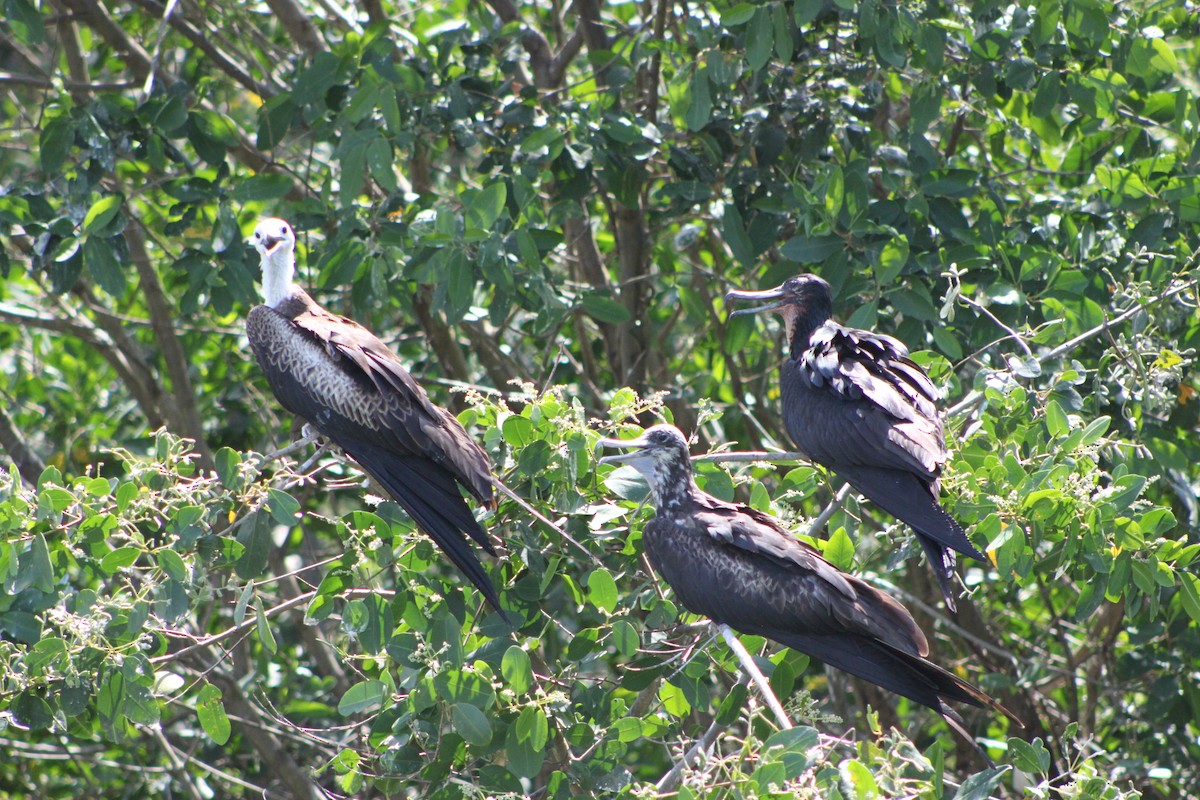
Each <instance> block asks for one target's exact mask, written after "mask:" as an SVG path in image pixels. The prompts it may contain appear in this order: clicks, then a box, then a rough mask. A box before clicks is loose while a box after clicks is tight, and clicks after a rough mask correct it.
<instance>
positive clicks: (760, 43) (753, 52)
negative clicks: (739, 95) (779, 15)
mask: <svg viewBox="0 0 1200 800" xmlns="http://www.w3.org/2000/svg"><path fill="white" fill-rule="evenodd" d="M774 47H775V35H774V31H773V30H772V28H771V10H770V7H769V6H765V5H763V6H759V7H758V8H757V9H755V11H754V16H753V17H751V19H750V24H749V26H748V27H747V28H746V63H747V64H748V65H749V66H750V69H751V70H752V71H753V72H758V71H759V70H760V69H762V68H763V67H764V66H766V64H767V61H768V60H769V59H770V58H771V51H772V50H773V49H774Z"/></svg>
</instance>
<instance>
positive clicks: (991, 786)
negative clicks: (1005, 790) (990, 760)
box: [954, 767, 1010, 800]
mask: <svg viewBox="0 0 1200 800" xmlns="http://www.w3.org/2000/svg"><path fill="white" fill-rule="evenodd" d="M1009 769H1010V768H1009V767H992V768H990V769H985V770H984V771H983V772H977V773H975V774H974V775H971V776H970V777H968V778H967V779H966V780H965V781H963V782H962V785H961V786H959V787H958V793H957V794H955V795H954V800H991V797H992V793H993V792H994V791H995V789H996V787H997V786H999V785H1000V780H1001V778H1003V777H1004V773H1006V772H1008V771H1009Z"/></svg>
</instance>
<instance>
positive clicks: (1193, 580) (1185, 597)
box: [1179, 572, 1200, 625]
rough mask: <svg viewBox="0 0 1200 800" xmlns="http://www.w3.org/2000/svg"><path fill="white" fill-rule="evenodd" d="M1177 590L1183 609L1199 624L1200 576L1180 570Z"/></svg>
mask: <svg viewBox="0 0 1200 800" xmlns="http://www.w3.org/2000/svg"><path fill="white" fill-rule="evenodd" d="M1179 590H1180V591H1179V598H1180V600H1181V602H1182V603H1183V610H1184V611H1186V612H1187V614H1188V616H1189V617H1191V618H1192V621H1193V622H1195V623H1196V624H1198V625H1200V576H1196V575H1193V574H1191V573H1190V572H1181V573H1180V574H1179Z"/></svg>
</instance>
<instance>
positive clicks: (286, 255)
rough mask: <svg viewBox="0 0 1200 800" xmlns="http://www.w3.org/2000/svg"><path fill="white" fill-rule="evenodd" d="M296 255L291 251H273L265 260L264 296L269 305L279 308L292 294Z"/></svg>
mask: <svg viewBox="0 0 1200 800" xmlns="http://www.w3.org/2000/svg"><path fill="white" fill-rule="evenodd" d="M295 274H296V256H295V254H294V253H292V252H291V251H284V252H280V253H273V254H271V255H269V256H267V257H266V258H265V259H264V260H263V296H264V299H265V300H266V303H267V305H269V306H270V307H271V308H278V307H279V305H280V304H281V303H283V301H284V300H287V298H288V296H289V295H291V294H292V278H293V277H294V276H295Z"/></svg>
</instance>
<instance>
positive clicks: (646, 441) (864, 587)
mask: <svg viewBox="0 0 1200 800" xmlns="http://www.w3.org/2000/svg"><path fill="white" fill-rule="evenodd" d="M600 443H601V444H603V445H604V446H606V447H621V448H626V449H630V450H631V452H629V453H624V454H621V455H615V456H608V457H605V458H602V459H601V463H607V464H628V465H630V466H632V467H635V468H636V469H637V470H638V471H639V472H641V473H642V475H644V476H645V478H646V482H647V483H648V484H649V485H650V491H651V493H652V495H653V498H654V505H655V508H656V509H657V513H656V514H655V516H654V518H653V519H651V520H650V521H649V522H648V523H646V526H645V528H643V529H642V543H643V545H644V546H645V548H646V555H647V556H649V558H650V563H651V565H652V566H653V567H654V569H655V570H657V571H658V573H659V574H660V575H662V577H663V579H664V580H666V582H667V583H668V584H670V586H671V588H672V589H674V591H675V594H676V595H677V596H678V597H679V600H680V601H681V602H682V603H683V605H684V606H685V607H687V609H688V610H690V611H692V612H694V613H696V614H702V615H703V616H706V617H709V618H710V619H712V620H713V621H714V622H717V623H718V624H725V625H728V626H730V627H731V628H734V629H735V630H738V631H741V632H742V633H747V634H752V635H756V636H765V637H766V638H768V639H773V640H775V641H777V642H780V643H781V644H785V645H787V646H788V647H791V648H792V649H794V650H799V651H800V652H801V653H805V654H807V655H810V656H812V657H814V658H818V659H820V660H822V661H824V662H825V663H826V664H829V665H830V666H834V667H837V668H838V669H841V670H844V671H846V672H849V673H850V674H851V675H857V676H858V677H860V678H862V679H863V680H866V681H869V682H871V683H873V684H875V685H876V686H880V687H882V688H884V689H887V690H888V691H891V692H895V693H896V694H899V695H902V696H903V697H907V698H909V699H910V700H912V701H914V702H917V703H920V704H921V705H924V706H928V707H929V708H932V709H933V710H934V711H936V712H938V713H939V714H941V715H942V717H944V718H945V720H946V722H947V723H948V724H949V725H950V727H951V728H953V729H954V730H955V731H957V732H958V733H960V734H961V735H962V736H963V737H965V738H966V739H967V740H968V741H973V739H972V737H971V735H970V734H969V733H968V732H967V729H966V726H965V723H964V722H963V719H962V717H960V716H959V715H958V713H957V712H956V711H955V710H954V709H953V708H951V707H950V706H948V705H947V704H946V701H947V700H953V701H956V702H960V703H967V704H969V705H973V706H978V707H980V708H983V707H989V708H993V709H995V710H997V711H1000V712H1001V713H1003V714H1006V715H1008V716H1009V717H1012V714H1011V713H1010V712H1009V711H1008V710H1007V709H1005V708H1004V707H1003V706H1002V705H1000V704H999V703H997V702H996V701H995V700H993V699H992V698H990V697H988V696H987V695H986V694H984V693H983V692H981V691H979V690H978V689H976V688H975V687H974V686H971V685H970V684H969V683H967V682H966V681H963V680H961V679H959V678H958V677H956V676H954V675H952V674H951V673H949V672H947V671H946V670H944V669H942V668H941V667H939V666H937V665H936V664H933V663H932V662H930V661H928V660H926V659H925V656H926V655H928V653H929V643H928V642H927V641H926V639H925V635H924V634H923V633H922V632H921V629H920V628H918V627H917V623H916V622H915V621H914V620H913V618H912V615H911V614H909V613H908V611H907V609H905V608H904V606H902V605H900V604H899V603H898V602H896V601H895V600H893V599H892V598H891V597H889V596H887V595H886V594H884V593H883V592H881V591H879V590H878V589H875V588H873V587H872V586H869V585H868V584H866V583H864V582H863V581H861V580H859V579H858V578H855V577H854V576H852V575H847V574H846V573H844V572H842V571H841V570H839V569H838V568H837V567H835V566H833V565H832V564H830V563H829V562H828V561H826V560H825V559H824V558H822V557H821V555H820V554H819V553H818V552H817V551H816V550H814V549H813V548H812V547H810V546H808V545H807V544H805V543H804V542H802V541H800V540H799V539H797V538H796V537H795V536H793V535H792V534H790V533H788V532H787V531H786V530H784V529H783V528H782V527H781V526H780V524H779V522H778V520H776V519H775V518H774V517H772V516H769V515H768V514H764V513H762V512H761V511H757V510H755V509H753V508H750V507H749V506H744V505H740V504H737V503H727V502H725V501H723V500H719V499H717V498H715V497H713V496H712V495H710V494H707V493H705V492H703V491H701V490H700V488H699V487H697V486H696V483H695V481H694V480H693V478H692V464H691V460H690V459H689V458H688V446H687V442H686V441H685V440H684V438H683V434H681V433H680V432H679V430H678V429H677V428H675V427H673V426H671V425H656V426H654V427H652V428H650V429H648V430H647V431H646V432H645V433H644V434H643V435H642V436H641V437H639V438H637V439H627V440H621V439H602V440H601V442H600ZM1014 719H1015V718H1014Z"/></svg>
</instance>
